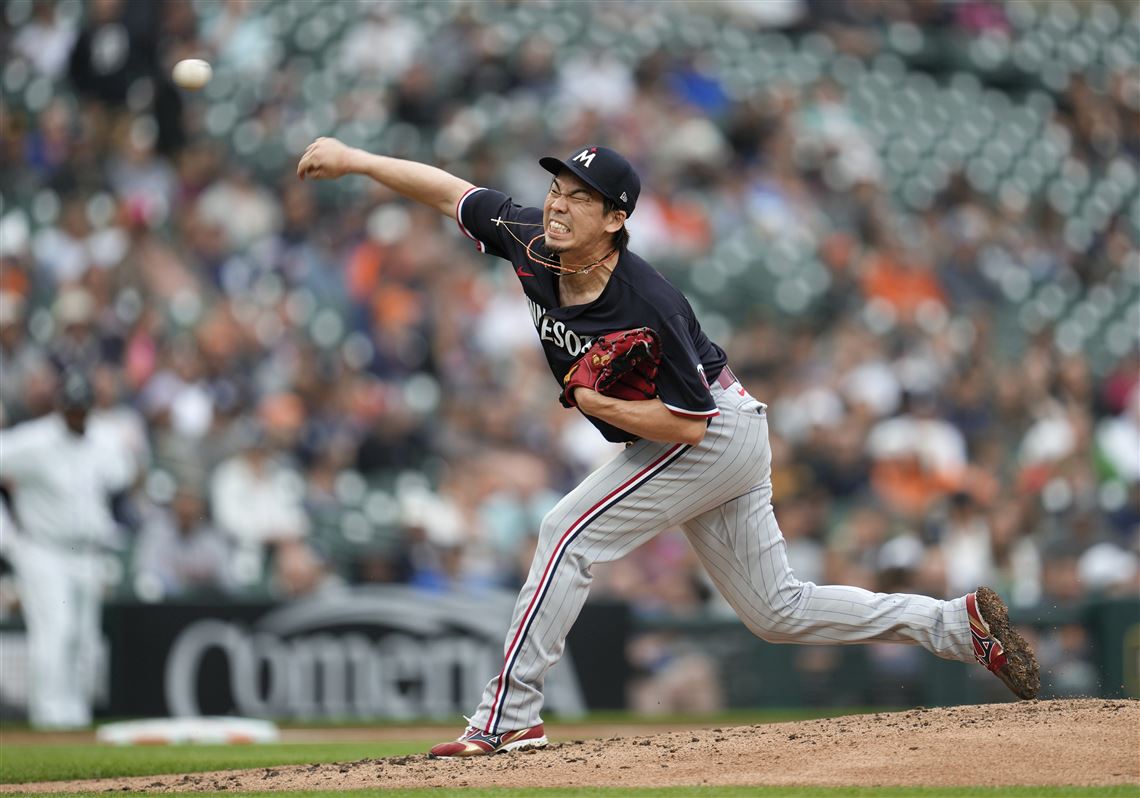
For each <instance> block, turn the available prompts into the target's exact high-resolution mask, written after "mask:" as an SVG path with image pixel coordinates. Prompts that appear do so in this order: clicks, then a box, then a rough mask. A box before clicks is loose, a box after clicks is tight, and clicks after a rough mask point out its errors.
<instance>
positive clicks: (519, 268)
mask: <svg viewBox="0 0 1140 798" xmlns="http://www.w3.org/2000/svg"><path fill="white" fill-rule="evenodd" d="M515 274H517V275H518V276H519V277H534V274H533V273H531V272H524V271H523V267H522V266H516V267H515Z"/></svg>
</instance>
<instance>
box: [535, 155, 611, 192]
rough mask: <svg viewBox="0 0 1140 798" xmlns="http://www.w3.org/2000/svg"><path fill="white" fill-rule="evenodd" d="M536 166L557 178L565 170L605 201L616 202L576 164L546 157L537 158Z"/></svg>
mask: <svg viewBox="0 0 1140 798" xmlns="http://www.w3.org/2000/svg"><path fill="white" fill-rule="evenodd" d="M538 165H539V166H541V167H542V168H543V169H545V170H546V171H548V172H550V174H552V175H554V176H555V177H557V176H558V173H559V172H561V171H562V170H563V169H565V170H566V171H567V172H570V173H571V174H573V175H574V176H575V177H577V178H578V179H579V180H581V181H582V182H583V183H585V184H586V185H587V186H589V187H590V188H592V189H594V191H596V192H598V193H599V194H601V195H602V196H603V197H605V198H606V199H608V200H610V201H612V202H617V201H618V200H617V197H611V196H610V195H609V194H607V193H606V192H605V191H603V190H602V188H601V186H599V185H598V184H597V183H595V182H594V181H593V180H592V179H591V178H590V175H589V173H588V172H586V171H585V170H583V169H582V168H581V167H580V166H577V165H576V164H570V163H566V162H565V161H563V160H560V159H558V158H554V157H551V156H549V155H547V156H546V157H545V158H539V159H538Z"/></svg>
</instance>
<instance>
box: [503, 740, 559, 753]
mask: <svg viewBox="0 0 1140 798" xmlns="http://www.w3.org/2000/svg"><path fill="white" fill-rule="evenodd" d="M547 742H548V740H547V739H546V737H545V736H543V737H535V738H534V739H533V740H518V741H517V742H513V743H507V744H506V745H504V746H502V747H501V748H496V749H495V751H494V753H496V754H501V753H504V752H506V751H525V750H527V749H528V748H545V747H546V744H547Z"/></svg>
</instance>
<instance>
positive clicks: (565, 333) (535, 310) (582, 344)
mask: <svg viewBox="0 0 1140 798" xmlns="http://www.w3.org/2000/svg"><path fill="white" fill-rule="evenodd" d="M526 303H527V306H528V307H529V308H530V317H531V320H532V321H533V322H534V327H535V329H536V330H538V338H539V340H540V341H542V342H543V343H552V344H554V345H555V346H557V347H559V348H561V349H563V350H564V351H565V352H566V354H568V355H570V357H572V358H577V357H580V356H581V355H582V353H583V352H585V351H586V350H587V349H589V348H590V344H592V343H593V342H594V336H589V337H582V336H580V335H578V333H576V332H574V331H573V330H571V329H568V328H567V327H566V325H565V324H564V323H562V322H560V321H557V320H555V319H552V318H550V316H548V315H546V308H544V307H542V305H539V304H538V303H537V302H535V301H534V300H533V299H531V298H530V297H527V298H526Z"/></svg>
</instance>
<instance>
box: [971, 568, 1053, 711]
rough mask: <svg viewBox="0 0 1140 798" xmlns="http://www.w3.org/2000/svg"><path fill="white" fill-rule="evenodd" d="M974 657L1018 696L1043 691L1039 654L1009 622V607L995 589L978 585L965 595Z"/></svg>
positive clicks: (1030, 696) (1034, 694) (1031, 696)
mask: <svg viewBox="0 0 1140 798" xmlns="http://www.w3.org/2000/svg"><path fill="white" fill-rule="evenodd" d="M966 613H967V614H968V615H969V616H970V636H971V638H972V639H973V643H974V656H975V657H977V659H978V662H980V663H982V665H984V666H985V667H986V669H987V670H989V671H991V672H992V673H993V674H994V675H995V676H997V677H998V678H999V679H1001V680H1002V682H1003V683H1004V684H1005V686H1006V687H1008V688H1009V689H1010V690H1012V691H1013V694H1014V695H1016V696H1017V697H1018V698H1024V699H1030V698H1036V697H1037V693H1038V692H1039V691H1040V690H1041V671H1040V669H1039V668H1038V667H1037V657H1035V656H1034V655H1033V649H1032V648H1030V647H1029V644H1028V643H1026V642H1025V638H1023V637H1022V636H1021V635H1019V634H1018V633H1017V632H1015V631H1014V629H1013V627H1012V626H1010V625H1009V610H1008V609H1007V608H1006V606H1005V602H1003V601H1002V600H1001V597H999V596H998V594H997V593H995V592H994V591H993V590H991V589H990V588H988V587H979V588H978V589H977V590H976V591H975V592H973V593H970V594H969V595H968V596H966Z"/></svg>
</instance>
